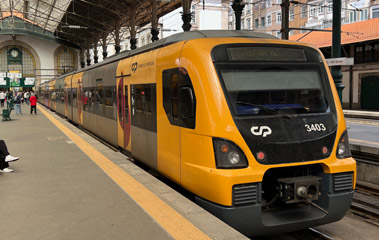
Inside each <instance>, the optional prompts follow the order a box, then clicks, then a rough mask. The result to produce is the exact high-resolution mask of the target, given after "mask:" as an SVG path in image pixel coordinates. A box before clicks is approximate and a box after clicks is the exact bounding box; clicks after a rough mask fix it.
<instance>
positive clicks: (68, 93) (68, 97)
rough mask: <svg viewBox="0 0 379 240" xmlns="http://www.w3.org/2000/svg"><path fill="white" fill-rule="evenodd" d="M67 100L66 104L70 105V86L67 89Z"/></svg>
mask: <svg viewBox="0 0 379 240" xmlns="http://www.w3.org/2000/svg"><path fill="white" fill-rule="evenodd" d="M67 100H68V104H69V105H71V88H68V89H67Z"/></svg>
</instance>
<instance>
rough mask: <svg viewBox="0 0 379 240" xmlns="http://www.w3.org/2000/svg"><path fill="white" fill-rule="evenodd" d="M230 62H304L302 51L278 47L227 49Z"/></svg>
mask: <svg viewBox="0 0 379 240" xmlns="http://www.w3.org/2000/svg"><path fill="white" fill-rule="evenodd" d="M227 50H228V55H229V60H230V61H291V62H294V61H296V62H304V61H306V60H307V59H306V57H305V53H304V50H302V49H294V48H279V47H233V48H228V49H227Z"/></svg>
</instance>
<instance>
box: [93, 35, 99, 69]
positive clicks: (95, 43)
mask: <svg viewBox="0 0 379 240" xmlns="http://www.w3.org/2000/svg"><path fill="white" fill-rule="evenodd" d="M97 41H98V40H96V41H95V42H94V43H93V63H98V62H99V61H98V60H99V57H98V56H97V54H98V51H97Z"/></svg>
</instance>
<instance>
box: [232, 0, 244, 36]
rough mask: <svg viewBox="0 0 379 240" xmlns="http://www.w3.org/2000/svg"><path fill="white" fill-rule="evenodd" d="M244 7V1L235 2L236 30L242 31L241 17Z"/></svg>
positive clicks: (233, 6)
mask: <svg viewBox="0 0 379 240" xmlns="http://www.w3.org/2000/svg"><path fill="white" fill-rule="evenodd" d="M244 7H245V5H244V4H243V3H242V0H234V2H233V4H232V8H233V11H234V15H235V16H236V30H241V15H242V10H243V8H244Z"/></svg>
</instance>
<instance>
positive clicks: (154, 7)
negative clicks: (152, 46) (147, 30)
mask: <svg viewBox="0 0 379 240" xmlns="http://www.w3.org/2000/svg"><path fill="white" fill-rule="evenodd" d="M151 8H152V14H151V26H152V28H151V35H152V38H151V40H152V41H153V42H154V41H157V40H159V38H158V34H159V30H158V10H157V0H153V2H152V7H151Z"/></svg>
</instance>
